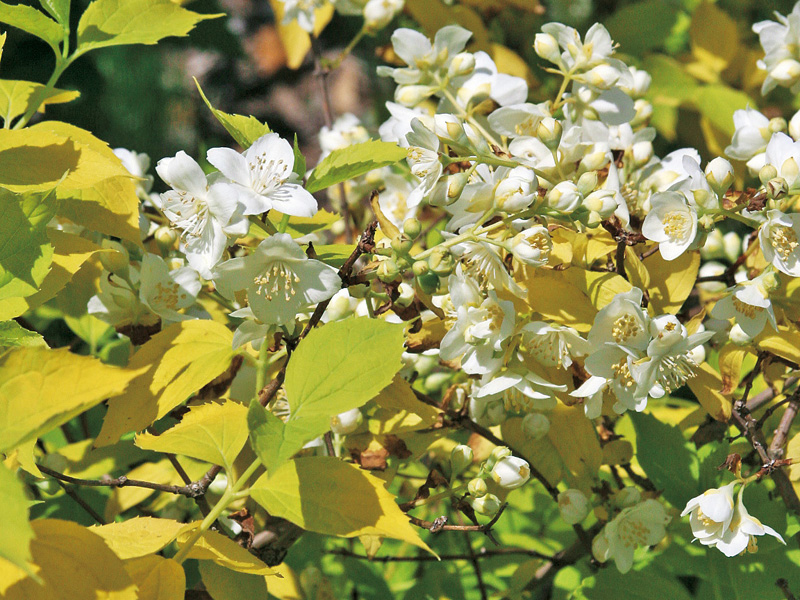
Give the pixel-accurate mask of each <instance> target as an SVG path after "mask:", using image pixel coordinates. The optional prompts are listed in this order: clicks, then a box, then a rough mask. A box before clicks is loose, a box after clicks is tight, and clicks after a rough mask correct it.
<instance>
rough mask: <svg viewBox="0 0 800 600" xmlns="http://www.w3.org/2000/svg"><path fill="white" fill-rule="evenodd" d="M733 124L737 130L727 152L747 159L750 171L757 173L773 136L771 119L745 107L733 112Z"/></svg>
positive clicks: (740, 158)
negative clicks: (770, 124) (770, 125)
mask: <svg viewBox="0 0 800 600" xmlns="http://www.w3.org/2000/svg"><path fill="white" fill-rule="evenodd" d="M733 125H734V127H736V131H734V133H733V139H732V140H731V144H730V146H728V147H727V148H725V154H727V155H728V156H730V157H731V158H733V159H735V160H746V161H747V167H748V168H749V169H750V172H751V173H754V174H757V173H758V171H759V170H761V167H763V166H764V160H765V154H764V151H765V150H766V149H767V143H768V142H769V140H770V137H771V136H772V131H771V130H770V127H769V119H768V118H767V117H765V116H764V115H762V114H761V113H760V112H758V111H757V110H756V109H754V108H745V109H739V110H737V111H735V112H734V113H733Z"/></svg>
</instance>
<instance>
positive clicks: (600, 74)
mask: <svg viewBox="0 0 800 600" xmlns="http://www.w3.org/2000/svg"><path fill="white" fill-rule="evenodd" d="M619 76H620V72H619V71H618V70H617V69H615V68H614V67H612V66H611V65H608V64H599V65H597V66H596V67H594V68H592V69H591V70H589V71H587V72H586V73H585V74H584V75H583V80H584V81H585V82H586V83H588V84H589V85H591V86H593V87H596V88H598V89H601V90H607V89H609V88H610V87H611V86H613V85H614V84H615V83H616V82H617V81H618V80H619Z"/></svg>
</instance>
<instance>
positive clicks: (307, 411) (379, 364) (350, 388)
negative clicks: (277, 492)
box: [247, 318, 404, 472]
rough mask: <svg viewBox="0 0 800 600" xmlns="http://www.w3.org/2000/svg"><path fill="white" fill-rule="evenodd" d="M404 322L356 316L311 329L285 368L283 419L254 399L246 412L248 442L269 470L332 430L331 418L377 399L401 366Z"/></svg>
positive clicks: (274, 468) (272, 469) (271, 470)
mask: <svg viewBox="0 0 800 600" xmlns="http://www.w3.org/2000/svg"><path fill="white" fill-rule="evenodd" d="M403 339H404V335H403V326H402V325H397V324H392V323H387V322H386V321H382V320H380V319H369V318H357V319H346V320H344V321H337V322H334V323H328V324H326V325H323V326H322V327H320V328H318V329H315V330H314V331H312V332H311V333H310V334H309V335H308V336H307V337H306V339H304V340H303V341H302V342H301V343H300V345H299V346H298V347H297V350H295V352H294V353H293V354H292V360H291V361H290V362H289V367H288V368H287V369H286V380H285V388H286V396H287V398H288V400H289V408H290V411H291V412H290V417H289V419H288V421H286V423H283V422H281V421H280V420H279V419H278V418H277V417H275V416H274V415H272V414H271V413H268V412H267V411H266V410H265V409H264V408H262V407H261V405H259V404H258V402H257V401H254V402H253V403H252V404H251V406H250V410H249V412H248V415H247V422H248V426H249V428H250V442H251V444H252V445H253V448H254V449H255V451H256V453H257V454H258V456H259V458H261V460H262V461H263V462H264V465H265V466H266V467H267V469H268V470H269V471H270V472H274V471H275V470H276V469H277V468H278V467H279V466H280V464H281V463H282V462H283V461H285V460H288V459H289V458H291V457H292V456H294V454H295V453H296V452H297V451H298V450H300V449H301V448H302V447H303V445H304V444H306V443H307V442H309V441H311V440H313V439H314V438H316V437H318V436H320V435H322V434H323V433H325V432H326V431H327V430H328V429H330V419H331V417H332V416H334V415H337V414H339V413H342V412H344V411H346V410H350V409H353V408H358V407H360V406H363V405H364V404H366V403H367V402H368V401H369V400H371V399H372V398H374V397H375V395H376V394H377V393H378V392H380V391H381V390H382V389H383V388H384V387H386V386H387V385H389V383H391V381H392V378H393V377H394V376H395V374H396V373H397V372H398V371H399V370H400V367H401V366H402V362H401V357H402V353H403Z"/></svg>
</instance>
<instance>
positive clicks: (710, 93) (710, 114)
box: [694, 85, 756, 136]
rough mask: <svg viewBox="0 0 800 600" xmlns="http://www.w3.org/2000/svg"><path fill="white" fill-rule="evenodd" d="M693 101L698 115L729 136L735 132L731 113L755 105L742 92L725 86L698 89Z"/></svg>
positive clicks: (709, 86) (708, 86)
mask: <svg viewBox="0 0 800 600" xmlns="http://www.w3.org/2000/svg"><path fill="white" fill-rule="evenodd" d="M694 101H695V104H697V108H698V110H699V111H700V114H702V115H703V116H704V117H705V118H707V119H708V120H709V121H711V123H712V124H713V125H714V126H715V127H716V128H717V129H719V130H720V131H722V132H723V133H724V134H726V135H729V136H732V135H733V133H734V131H735V130H736V128H735V127H734V126H733V113H734V112H735V111H737V110H739V109H743V108H747V107H748V106H755V104H756V103H755V102H753V100H752V99H751V98H750V96H748V95H747V94H745V93H744V92H741V91H739V90H735V89H733V88H731V87H728V86H727V85H706V86H703V87H701V88H698V90H697V92H696V93H695V96H694Z"/></svg>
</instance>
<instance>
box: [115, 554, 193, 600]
mask: <svg viewBox="0 0 800 600" xmlns="http://www.w3.org/2000/svg"><path fill="white" fill-rule="evenodd" d="M125 570H126V571H127V572H128V575H130V577H131V579H132V580H133V583H135V584H136V587H137V593H138V599H139V600H182V599H183V597H184V596H185V593H186V574H185V573H184V572H183V567H182V566H181V565H179V564H178V563H177V562H175V561H174V560H172V559H171V558H164V557H163V556H157V555H151V556H142V557H140V558H133V559H131V560H127V561H125Z"/></svg>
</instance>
